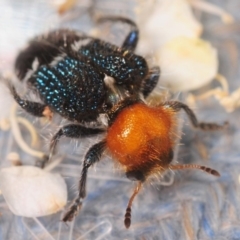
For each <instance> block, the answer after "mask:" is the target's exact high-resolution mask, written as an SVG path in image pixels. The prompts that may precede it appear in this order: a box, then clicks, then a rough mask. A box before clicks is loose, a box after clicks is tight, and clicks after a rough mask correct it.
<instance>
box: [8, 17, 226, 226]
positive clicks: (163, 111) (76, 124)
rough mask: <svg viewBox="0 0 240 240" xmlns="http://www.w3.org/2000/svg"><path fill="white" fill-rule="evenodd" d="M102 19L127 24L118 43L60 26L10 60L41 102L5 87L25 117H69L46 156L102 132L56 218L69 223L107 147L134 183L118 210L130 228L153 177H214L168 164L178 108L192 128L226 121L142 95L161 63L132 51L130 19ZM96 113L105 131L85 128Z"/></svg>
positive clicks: (135, 31)
mask: <svg viewBox="0 0 240 240" xmlns="http://www.w3.org/2000/svg"><path fill="white" fill-rule="evenodd" d="M106 20H110V21H120V22H123V23H127V24H129V25H130V26H131V28H132V30H131V31H130V33H129V34H128V35H127V37H126V38H125V40H124V42H123V44H122V46H121V47H118V46H115V45H113V44H111V43H108V42H105V41H103V40H100V39H97V38H93V37H89V36H87V35H84V34H82V33H79V32H77V31H73V30H68V29H59V30H55V31H51V32H49V33H47V34H44V35H40V36H37V37H35V38H34V39H33V40H31V41H30V43H29V45H28V46H27V47H26V48H25V49H24V50H23V51H21V52H20V53H19V55H18V57H17V58H16V62H15V69H16V73H17V76H18V78H19V79H20V81H23V82H24V81H26V82H27V85H28V88H29V89H30V90H32V91H34V92H36V93H37V94H38V95H39V97H40V99H41V101H42V102H41V103H39V102H33V101H29V100H26V99H23V98H21V97H20V95H19V94H18V93H17V91H16V89H15V87H14V86H13V85H12V84H9V87H10V90H11V92H12V94H13V97H14V98H15V100H16V101H17V103H18V104H19V105H20V106H21V107H22V108H23V109H25V110H26V111H27V112H29V113H31V114H32V115H35V116H38V117H41V116H44V115H51V113H57V114H59V115H61V116H62V117H63V118H65V119H68V120H70V121H72V122H73V123H71V124H67V125H65V126H63V127H61V128H60V129H59V130H58V131H57V132H56V133H55V135H54V136H53V137H52V139H51V142H50V153H49V158H51V156H52V154H53V153H54V151H55V149H56V146H57V143H58V142H59V140H60V139H61V137H63V136H65V137H69V138H82V137H89V136H94V135H97V134H101V133H105V136H104V137H103V139H102V140H101V141H100V142H99V143H96V144H94V145H93V146H92V147H90V149H89V150H88V151H87V153H86V155H85V157H84V161H83V167H82V172H81V178H80V181H79V192H78V195H77V197H76V199H75V201H74V203H73V205H72V206H71V207H70V209H69V211H68V212H67V213H66V214H65V216H64V217H63V221H65V222H66V221H71V220H72V219H73V218H74V216H75V215H76V214H77V212H78V211H79V209H80V208H81V206H82V201H83V199H84V198H85V196H86V180H87V173H88V169H89V167H90V166H92V165H93V164H95V163H96V162H98V161H99V160H100V159H101V156H102V154H103V152H104V151H107V152H108V153H109V154H110V155H111V156H112V158H113V159H114V160H116V161H117V162H118V163H119V164H120V165H121V166H122V168H123V170H124V171H125V173H126V176H127V178H129V179H131V180H134V181H137V182H138V184H137V186H136V187H135V189H134V192H133V194H132V196H131V198H130V200H129V203H128V206H127V209H126V214H125V220H124V223H125V226H126V228H129V227H130V225H131V205H132V202H133V199H134V198H135V196H136V195H137V193H138V192H139V190H140V188H141V185H142V184H143V183H144V182H145V181H146V180H147V179H148V178H149V177H150V176H152V175H153V174H161V173H162V172H164V171H166V170H169V169H173V170H174V169H176V170H177V169H186V168H195V169H200V170H203V171H205V172H207V173H210V174H212V175H215V176H219V173H218V172H217V171H216V170H213V169H211V168H208V167H205V166H200V165H191V164H185V165H184V164H183V165H176V164H173V163H172V160H173V149H174V145H175V144H176V139H177V136H176V135H177V134H176V128H177V113H178V112H179V111H180V110H184V111H185V113H186V114H187V116H188V117H189V119H190V121H191V123H192V125H193V126H194V127H195V128H200V129H202V130H217V129H222V128H223V127H224V126H225V125H219V124H216V123H201V122H198V120H197V118H196V116H195V114H194V113H193V111H192V110H191V109H190V108H189V107H188V106H187V105H185V104H184V103H182V102H178V101H166V102H160V103H158V104H156V105H154V106H151V105H150V104H148V103H147V102H146V97H147V96H148V95H149V94H150V93H151V92H152V90H153V89H154V87H155V85H156V84H157V82H158V79H159V75H160V68H159V67H153V68H149V67H148V64H147V62H146V60H145V59H144V58H143V57H142V56H139V55H137V54H135V53H134V50H135V48H136V46H137V42H138V37H139V30H138V28H137V26H136V24H135V23H134V22H133V21H131V20H129V19H125V18H122V17H106V18H103V19H102V20H101V21H106ZM108 78H111V79H112V80H113V81H112V82H111V81H110V82H109V81H108ZM106 79H107V80H106ZM101 114H102V115H104V119H105V121H106V122H107V126H108V127H107V128H105V127H103V126H102V127H89V126H86V125H84V123H87V122H90V121H95V122H98V121H99V116H100V115H101Z"/></svg>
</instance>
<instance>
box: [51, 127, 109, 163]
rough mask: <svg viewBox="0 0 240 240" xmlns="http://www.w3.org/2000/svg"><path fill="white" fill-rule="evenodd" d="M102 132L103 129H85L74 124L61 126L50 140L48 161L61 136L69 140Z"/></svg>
mask: <svg viewBox="0 0 240 240" xmlns="http://www.w3.org/2000/svg"><path fill="white" fill-rule="evenodd" d="M103 132H105V130H104V129H100V128H87V127H84V126H81V125H76V124H68V125H66V126H63V127H62V128H60V129H59V130H58V132H57V133H56V134H55V135H54V136H53V138H52V140H51V144H50V154H49V159H50V158H51V157H52V155H53V153H54V151H55V148H56V145H57V143H58V141H59V139H60V138H61V137H62V136H65V137H69V138H82V137H89V136H93V135H96V134H100V133H103Z"/></svg>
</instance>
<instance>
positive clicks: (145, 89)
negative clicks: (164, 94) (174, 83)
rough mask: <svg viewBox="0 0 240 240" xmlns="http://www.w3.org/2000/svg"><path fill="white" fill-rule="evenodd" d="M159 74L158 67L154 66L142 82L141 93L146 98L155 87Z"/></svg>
mask: <svg viewBox="0 0 240 240" xmlns="http://www.w3.org/2000/svg"><path fill="white" fill-rule="evenodd" d="M159 76H160V67H158V66H155V67H153V68H151V69H150V71H149V77H148V78H146V79H145V80H144V81H143V83H142V93H143V96H144V97H145V98H146V97H147V96H148V95H149V94H150V93H151V92H152V91H153V89H154V88H155V87H156V85H157V83H158V80H159Z"/></svg>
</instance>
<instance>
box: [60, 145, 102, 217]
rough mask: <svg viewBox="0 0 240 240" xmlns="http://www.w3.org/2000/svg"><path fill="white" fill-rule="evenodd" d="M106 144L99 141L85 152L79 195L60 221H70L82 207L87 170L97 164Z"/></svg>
mask: <svg viewBox="0 0 240 240" xmlns="http://www.w3.org/2000/svg"><path fill="white" fill-rule="evenodd" d="M105 146H106V142H105V141H101V142H99V143H97V144H95V145H93V146H92V147H91V148H90V149H89V150H88V152H87V154H86V156H85V158H84V161H83V168H82V174H81V178H80V181H79V193H78V196H77V198H76V199H75V201H74V203H73V205H72V206H71V207H70V209H69V210H68V212H67V213H66V214H65V216H64V217H63V219H62V221H64V222H67V221H72V219H73V218H74V216H76V214H77V212H78V211H79V210H80V208H81V206H82V201H83V199H84V198H85V197H86V182H87V172H88V168H89V167H90V166H92V165H93V164H94V163H96V162H98V161H99V160H100V158H101V156H102V153H103V151H104V150H105Z"/></svg>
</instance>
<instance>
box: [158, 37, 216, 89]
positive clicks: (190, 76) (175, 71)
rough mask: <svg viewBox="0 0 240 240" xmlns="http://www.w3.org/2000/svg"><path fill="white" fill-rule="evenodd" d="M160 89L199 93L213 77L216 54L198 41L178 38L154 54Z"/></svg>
mask: <svg viewBox="0 0 240 240" xmlns="http://www.w3.org/2000/svg"><path fill="white" fill-rule="evenodd" d="M157 57H158V60H159V65H160V66H161V81H159V83H160V84H161V86H164V87H167V88H169V89H171V90H172V91H189V90H194V89H198V88H200V87H202V86H204V85H206V84H208V83H209V82H211V81H212V80H213V79H214V77H216V75H217V72H218V56H217V50H216V49H215V48H213V47H212V46H211V44H210V43H209V42H207V41H204V40H202V39H200V38H188V37H177V38H175V39H173V40H171V41H170V42H168V43H166V44H165V45H164V46H163V47H162V48H160V49H159V50H158V52H157Z"/></svg>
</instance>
